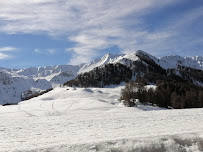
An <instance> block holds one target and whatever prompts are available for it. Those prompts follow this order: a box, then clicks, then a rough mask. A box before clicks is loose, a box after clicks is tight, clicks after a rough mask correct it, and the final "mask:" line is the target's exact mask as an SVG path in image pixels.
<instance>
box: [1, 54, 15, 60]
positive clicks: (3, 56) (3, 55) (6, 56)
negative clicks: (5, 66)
mask: <svg viewBox="0 0 203 152" xmlns="http://www.w3.org/2000/svg"><path fill="white" fill-rule="evenodd" d="M11 57H12V56H10V55H7V54H4V53H0V60H4V59H9V58H11Z"/></svg>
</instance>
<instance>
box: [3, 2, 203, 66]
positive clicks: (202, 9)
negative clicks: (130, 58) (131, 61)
mask: <svg viewBox="0 0 203 152" xmlns="http://www.w3.org/2000/svg"><path fill="white" fill-rule="evenodd" d="M135 50H143V51H146V52H148V53H150V54H152V55H155V56H158V57H161V56H165V55H174V54H176V55H181V56H196V55H200V56H203V0H116V1H115V0H97V1H95V0H77V1H75V0H29V1H28V0H7V1H5V0H0V67H7V68H24V67H39V66H47V65H59V64H80V63H86V62H89V61H91V60H93V59H95V58H97V57H101V56H103V55H104V54H106V53H108V52H110V53H114V54H116V53H128V52H132V51H135Z"/></svg>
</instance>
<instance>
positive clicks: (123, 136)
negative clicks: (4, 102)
mask: <svg viewBox="0 0 203 152" xmlns="http://www.w3.org/2000/svg"><path fill="white" fill-rule="evenodd" d="M148 87H149V86H148ZM122 88H124V84H123V85H121V86H110V87H108V88H71V87H65V88H55V89H54V90H52V91H50V92H48V93H46V94H44V95H42V96H39V97H36V98H33V99H31V100H28V101H24V102H21V103H19V105H13V106H0V116H1V119H0V147H1V148H0V151H3V152H5V151H9V152H13V151H18V152H19V151H21V152H24V151H32V152H36V151H44V152H45V151H46V152H47V151H49V152H51V151H55V152H56V151H57V152H61V151H63V152H67V151H68V152H75V151H76V152H86V151H90V152H95V151H105V152H107V151H116V152H117V151H140V152H151V151H159V152H163V151H169V152H172V151H173V152H175V151H182V152H183V151H184V152H185V151H186V152H199V151H203V121H202V118H203V109H202V108H201V109H184V110H165V109H161V108H158V107H144V105H142V107H139V106H138V107H132V108H128V107H124V105H123V104H122V103H120V102H119V101H118V98H119V96H120V90H121V89H122Z"/></svg>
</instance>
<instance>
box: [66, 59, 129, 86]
mask: <svg viewBox="0 0 203 152" xmlns="http://www.w3.org/2000/svg"><path fill="white" fill-rule="evenodd" d="M131 77H132V70H131V69H130V68H128V67H127V66H125V65H123V64H120V63H117V64H107V65H105V66H104V67H97V68H95V69H93V70H92V71H90V72H86V73H83V74H80V75H78V76H77V77H76V78H75V79H74V80H71V81H68V82H66V83H64V85H66V86H78V87H104V86H107V85H110V84H120V83H121V82H129V81H130V80H131Z"/></svg>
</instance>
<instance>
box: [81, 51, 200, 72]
mask: <svg viewBox="0 0 203 152" xmlns="http://www.w3.org/2000/svg"><path fill="white" fill-rule="evenodd" d="M140 56H144V57H147V58H149V59H151V60H153V61H154V62H155V63H156V64H158V65H159V66H161V67H162V68H164V69H166V70H167V69H177V67H178V66H185V67H189V68H194V69H200V70H203V57H202V56H195V57H181V56H178V55H171V56H164V57H162V58H157V57H155V56H152V55H150V54H148V53H147V52H144V51H141V50H138V51H134V52H132V53H129V54H111V53H108V54H106V55H104V56H103V57H102V58H99V59H95V60H94V61H92V62H91V63H87V64H84V65H83V66H82V67H81V68H80V70H79V73H84V72H89V71H91V70H93V69H94V68H95V67H99V66H103V65H105V64H109V63H114V64H115V63H121V64H125V65H127V66H129V61H140Z"/></svg>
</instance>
